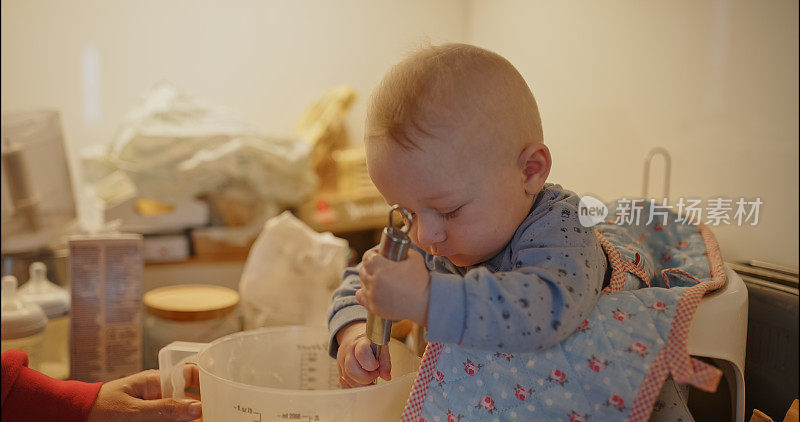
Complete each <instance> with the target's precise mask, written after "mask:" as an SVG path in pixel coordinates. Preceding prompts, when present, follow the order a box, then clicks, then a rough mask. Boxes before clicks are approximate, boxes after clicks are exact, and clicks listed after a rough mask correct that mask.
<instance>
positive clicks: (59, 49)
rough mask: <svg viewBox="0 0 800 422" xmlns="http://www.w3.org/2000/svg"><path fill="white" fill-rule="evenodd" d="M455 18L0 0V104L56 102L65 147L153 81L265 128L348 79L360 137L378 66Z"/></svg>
mask: <svg viewBox="0 0 800 422" xmlns="http://www.w3.org/2000/svg"><path fill="white" fill-rule="evenodd" d="M463 13H465V9H464V8H463V2H462V1H460V0H442V1H435V2H429V1H426V0H411V1H403V2H396V1H389V0H381V1H370V0H345V1H314V0H263V1H262V0H232V1H202V0H197V1H195V0H167V1H161V0H144V1H141V0H114V1H106V0H69V1H48V0H3V1H2V109H3V110H8V109H18V108H27V107H39V106H50V107H57V108H58V109H60V110H61V111H62V117H63V120H64V126H65V131H66V135H67V137H68V142H69V144H70V147H71V148H72V150H73V152H74V151H76V150H77V149H79V148H81V147H83V146H86V145H92V144H97V143H104V142H108V140H109V139H110V138H111V137H112V136H113V134H114V130H115V129H116V127H117V125H118V124H119V123H120V120H121V119H122V117H123V116H124V115H125V113H126V112H127V111H129V110H130V109H131V107H132V105H133V104H134V103H135V102H136V100H137V98H138V97H139V96H140V95H141V94H142V93H143V92H144V91H145V90H147V89H148V88H150V87H151V86H152V85H153V84H155V83H156V82H158V81H161V80H168V81H171V82H173V83H175V84H176V85H178V86H180V87H183V88H185V89H186V90H187V91H188V92H189V93H190V94H192V95H195V96H197V97H199V98H202V99H206V100H209V101H212V102H214V103H218V104H223V105H227V106H230V107H231V108H233V109H235V110H237V111H239V112H240V113H242V114H243V115H244V116H245V117H246V118H247V119H248V120H249V121H251V122H253V123H255V124H258V125H260V126H261V127H262V128H263V129H264V130H266V131H269V132H274V133H288V132H290V131H291V130H292V128H293V126H294V123H295V121H296V120H297V118H298V117H299V116H300V113H302V112H303V110H304V109H305V108H306V107H307V106H308V105H309V104H310V103H311V102H312V101H314V100H315V99H317V98H318V97H319V96H320V95H321V94H322V93H323V92H324V91H325V90H326V89H328V88H330V87H333V86H335V85H339V84H350V85H352V86H353V87H355V88H356V89H357V91H358V92H359V93H360V95H361V98H359V102H358V103H357V104H356V106H355V108H354V110H353V112H352V113H351V122H352V125H351V126H352V128H353V132H354V137H355V138H357V139H360V137H361V133H362V126H363V123H362V122H361V119H362V116H363V113H364V103H365V101H364V99H365V98H366V96H367V95H368V94H369V92H370V91H371V89H372V87H373V86H374V85H375V84H376V83H377V81H378V80H379V79H380V77H381V76H382V74H383V72H384V71H385V69H386V68H387V67H388V66H389V65H390V64H391V63H392V62H394V61H395V60H397V58H398V57H399V56H400V55H402V54H403V53H404V52H406V51H407V50H408V49H410V48H413V47H414V46H416V45H418V44H419V43H421V42H425V41H426V40H429V41H431V42H434V43H437V42H443V41H453V40H461V39H463V38H464V34H463V30H464V23H465V21H466V20H465V19H464V16H463ZM87 46H93V48H94V49H96V51H97V53H98V57H99V70H100V91H99V92H100V95H99V100H100V101H99V104H100V116H99V118H97V117H95V116H94V115H93V113H92V109H93V107H91V106H90V110H89V116H85V114H84V100H85V98H84V93H83V88H82V86H83V84H82V77H83V75H82V66H83V65H82V60H83V59H82V57H83V53H84V51H85V49H86V48H87ZM92 92H94V91H91V90H90V97H91V96H92V95H91V93H92Z"/></svg>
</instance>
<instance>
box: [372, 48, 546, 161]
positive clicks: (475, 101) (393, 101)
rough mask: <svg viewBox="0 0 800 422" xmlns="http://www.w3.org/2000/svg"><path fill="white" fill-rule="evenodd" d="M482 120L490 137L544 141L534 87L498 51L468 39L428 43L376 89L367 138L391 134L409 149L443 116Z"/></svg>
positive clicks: (463, 121)
mask: <svg viewBox="0 0 800 422" xmlns="http://www.w3.org/2000/svg"><path fill="white" fill-rule="evenodd" d="M454 119H455V121H456V122H457V124H466V123H470V124H473V125H474V124H478V125H479V126H480V127H481V128H482V129H485V130H488V131H489V132H490V133H489V134H487V136H486V137H487V140H492V141H496V140H498V139H507V138H508V137H512V138H517V139H514V141H515V143H517V142H522V143H530V142H542V125H541V119H540V117H539V110H538V107H537V105H536V100H535V99H534V97H533V93H532V92H531V90H530V88H529V87H528V85H527V83H526V82H525V79H524V78H523V77H522V75H520V73H519V72H518V71H517V69H516V68H515V67H514V66H513V65H512V64H511V63H510V62H509V61H508V60H506V59H505V58H503V57H502V56H500V55H499V54H497V53H494V52H491V51H489V50H485V49H483V48H480V47H475V46H472V45H467V44H444V45H439V46H428V47H425V48H422V49H420V50H418V51H416V52H414V53H412V54H411V55H410V56H409V57H407V58H406V59H405V60H403V61H401V62H400V63H398V64H397V65H395V66H394V67H392V68H391V69H390V70H389V72H387V74H386V76H384V78H383V80H382V81H381V83H380V84H379V85H378V87H377V88H376V89H375V91H374V92H373V95H372V98H371V101H370V104H369V107H368V110H367V127H366V138H367V139H370V138H376V137H386V136H388V137H389V138H391V139H392V140H394V141H395V142H397V143H398V144H399V145H400V146H402V147H403V148H406V149H410V148H418V147H419V145H418V144H417V142H416V141H415V139H420V138H428V137H432V136H433V134H432V132H433V131H436V130H437V129H439V128H441V127H443V126H442V125H445V124H447V123H445V122H453V121H454Z"/></svg>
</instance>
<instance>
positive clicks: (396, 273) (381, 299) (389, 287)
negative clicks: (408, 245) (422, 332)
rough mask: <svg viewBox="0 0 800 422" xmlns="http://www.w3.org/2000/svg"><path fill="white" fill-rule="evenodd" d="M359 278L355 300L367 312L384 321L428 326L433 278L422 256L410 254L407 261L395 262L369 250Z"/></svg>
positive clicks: (411, 252) (364, 258)
mask: <svg viewBox="0 0 800 422" xmlns="http://www.w3.org/2000/svg"><path fill="white" fill-rule="evenodd" d="M358 278H359V279H360V280H361V288H360V289H358V290H357V291H356V300H357V301H358V303H360V304H361V305H362V306H363V307H365V308H367V311H369V312H372V313H373V314H375V315H378V316H380V317H382V318H385V319H391V320H394V321H399V320H401V319H408V320H411V321H414V322H416V323H417V324H419V325H420V326H422V327H427V326H428V302H429V300H430V294H431V292H430V284H431V276H430V274H429V273H428V269H427V268H425V260H424V259H423V258H422V255H420V254H419V252H417V251H415V250H410V251H408V258H407V259H405V260H403V261H399V262H395V261H390V260H389V259H387V258H385V257H383V256H381V255H380V254H378V252H377V251H376V250H375V249H370V250H368V251H367V252H366V253H364V257H363V259H362V260H361V271H359V273H358Z"/></svg>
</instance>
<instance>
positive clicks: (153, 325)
mask: <svg viewBox="0 0 800 422" xmlns="http://www.w3.org/2000/svg"><path fill="white" fill-rule="evenodd" d="M143 301H144V307H145V311H146V313H145V318H144V368H145V369H151V368H158V351H159V350H161V348H162V347H164V346H166V345H168V344H170V343H172V342H173V341H191V342H200V343H207V342H210V341H212V340H216V339H218V338H220V337H222V336H225V335H228V334H231V333H235V332H237V331H241V329H242V324H241V320H240V318H239V313H238V312H237V309H236V308H237V305H238V304H239V293H238V292H236V291H235V290H232V289H228V288H226V287H221V286H214V285H206V284H186V285H179V286H170V287H161V288H158V289H153V290H150V291H149V292H147V293H145V294H144V297H143Z"/></svg>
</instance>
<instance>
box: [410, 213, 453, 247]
mask: <svg viewBox="0 0 800 422" xmlns="http://www.w3.org/2000/svg"><path fill="white" fill-rule="evenodd" d="M416 233H417V240H418V241H419V243H420V245H418V246H420V247H422V248H424V249H426V250H428V249H430V246H433V245H435V244H437V243H441V242H444V241H445V239H447V235H446V234H445V232H444V225H443V224H442V219H441V217H439V216H438V215H436V216H418V217H417V221H416Z"/></svg>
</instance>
